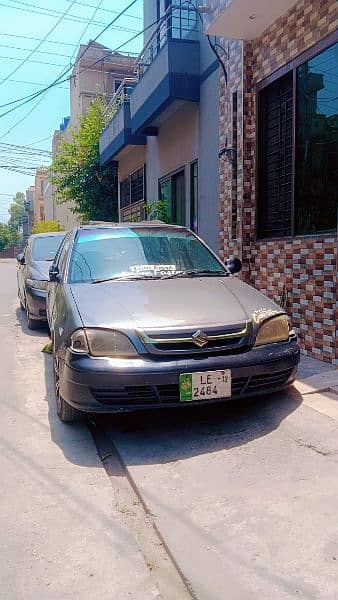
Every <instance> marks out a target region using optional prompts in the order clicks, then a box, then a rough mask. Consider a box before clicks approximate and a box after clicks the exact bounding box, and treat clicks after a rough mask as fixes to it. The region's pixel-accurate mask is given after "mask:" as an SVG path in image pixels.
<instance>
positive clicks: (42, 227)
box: [32, 221, 63, 233]
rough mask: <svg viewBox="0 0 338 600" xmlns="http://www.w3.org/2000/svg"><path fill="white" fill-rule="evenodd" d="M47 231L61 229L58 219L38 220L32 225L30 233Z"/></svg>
mask: <svg viewBox="0 0 338 600" xmlns="http://www.w3.org/2000/svg"><path fill="white" fill-rule="evenodd" d="M49 231H63V230H62V229H61V226H60V223H59V221H39V222H38V223H35V225H33V227H32V233H48V232H49Z"/></svg>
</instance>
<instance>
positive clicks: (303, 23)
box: [203, 0, 338, 364]
mask: <svg viewBox="0 0 338 600" xmlns="http://www.w3.org/2000/svg"><path fill="white" fill-rule="evenodd" d="M206 5H207V6H208V5H209V7H210V11H209V14H206V11H204V14H203V18H204V19H205V24H206V27H205V30H206V33H209V34H210V35H217V36H220V37H219V42H220V44H221V46H223V48H224V50H225V53H224V56H226V55H228V59H227V60H226V61H225V66H226V69H227V72H228V84H227V85H225V82H224V77H223V76H222V77H221V100H220V118H219V123H220V141H219V146H220V150H221V153H222V157H221V160H220V187H219V191H220V209H219V213H220V252H221V256H222V257H224V258H225V257H226V256H228V255H229V254H238V255H240V256H241V257H242V259H243V263H244V269H243V276H244V278H245V279H246V280H247V281H248V282H250V283H252V284H253V285H255V286H256V287H257V288H259V289H260V290H262V291H263V292H265V293H267V294H268V295H269V296H270V297H272V298H275V299H277V300H278V301H280V302H282V303H283V302H286V307H287V310H288V312H289V314H291V316H292V322H293V325H294V326H295V328H296V330H297V333H298V335H299V339H300V343H301V346H302V348H303V350H304V351H305V352H306V353H308V354H310V355H312V356H314V357H317V358H320V359H323V360H325V361H328V362H333V363H335V364H338V314H337V313H338V310H337V308H338V302H337V301H338V296H337V204H338V197H337V196H338V168H337V166H338V77H337V73H338V36H337V23H338V3H337V2H336V0H317V1H316V2H313V0H300V1H298V2H295V1H294V0H287V1H284V2H282V1H281V0H269V2H266V1H265V0H255V1H253V2H243V1H241V0H216V1H215V0H212V1H211V0H209V1H208V2H207V1H206V2H204V6H205V7H206Z"/></svg>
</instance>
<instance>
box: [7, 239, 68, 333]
mask: <svg viewBox="0 0 338 600" xmlns="http://www.w3.org/2000/svg"><path fill="white" fill-rule="evenodd" d="M64 236H65V233H63V232H57V233H39V234H36V235H31V237H30V238H29V240H28V242H27V245H26V247H25V249H24V252H23V253H22V254H18V256H17V260H18V270H17V279H18V296H19V300H20V305H21V308H22V309H23V310H25V311H26V314H27V322H28V327H29V329H36V328H37V327H39V325H40V323H41V322H42V321H46V320H47V317H46V296H47V283H48V279H49V267H50V265H51V263H52V262H53V260H54V258H55V255H56V253H57V251H58V249H59V246H60V244H61V242H62V240H63V238H64Z"/></svg>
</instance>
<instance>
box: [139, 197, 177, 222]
mask: <svg viewBox="0 0 338 600" xmlns="http://www.w3.org/2000/svg"><path fill="white" fill-rule="evenodd" d="M144 214H145V217H146V219H147V220H148V221H155V220H158V221H163V222H164V223H171V222H172V221H171V219H170V217H169V214H168V204H167V203H166V201H165V200H154V201H151V202H146V204H145V206H144Z"/></svg>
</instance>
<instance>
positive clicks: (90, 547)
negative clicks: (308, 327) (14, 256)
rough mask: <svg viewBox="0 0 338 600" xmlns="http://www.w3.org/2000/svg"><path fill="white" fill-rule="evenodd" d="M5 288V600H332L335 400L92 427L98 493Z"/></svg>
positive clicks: (262, 404)
mask: <svg viewBox="0 0 338 600" xmlns="http://www.w3.org/2000/svg"><path fill="white" fill-rule="evenodd" d="M0 280H1V282H2V284H1V292H0V331H1V339H2V344H1V346H0V352H1V362H0V370H1V373H0V374H1V378H0V389H1V392H0V393H1V399H2V411H3V414H2V418H1V421H0V435H1V439H0V442H1V445H2V451H1V453H0V472H1V474H2V489H3V490H5V493H4V494H2V497H1V499H0V519H1V542H2V543H1V545H0V598H1V600H2V598H4V599H6V600H7V599H9V600H12V599H15V600H17V599H20V600H21V599H25V600H26V598H29V599H30V598H37V597H39V598H40V597H41V598H60V599H63V598H68V597H69V598H81V599H82V598H84V599H87V598H89V599H91V598H104V599H105V598H112V599H113V600H115V599H116V600H120V599H124V598H132V599H134V598H137V599H139V598H140V599H141V600H143V599H144V600H148V598H153V597H155V598H156V597H157V598H163V599H166V598H168V599H169V598H170V599H171V598H173V599H176V598H177V600H183V598H188V597H195V598H198V599H199V600H224V599H229V600H237V599H239V600H249V599H250V600H251V599H252V598H255V599H256V598H259V600H265V599H269V600H274V599H276V600H277V599H278V600H280V599H284V598H285V599H291V598H302V599H309V600H310V599H311V600H312V599H313V600H315V599H316V600H317V599H323V600H336V599H337V598H338V519H337V516H336V514H337V498H338V477H337V467H338V460H337V453H338V410H337V406H338V403H337V399H338V396H337V394H334V393H330V392H327V393H325V394H310V395H309V396H304V398H303V397H302V396H301V395H300V393H299V392H297V390H295V389H291V390H290V391H288V392H287V393H283V394H277V395H273V396H270V397H266V398H265V399H264V400H259V401H251V402H245V404H244V403H243V404H241V405H239V404H237V405H233V404H232V405H230V404H229V405H226V406H224V407H210V410H208V411H206V410H200V409H199V410H196V409H191V410H185V411H182V412H177V411H172V412H166V413H154V412H147V413H144V414H142V415H136V416H128V417H119V418H118V419H116V418H114V419H98V420H97V421H96V427H95V431H96V432H97V433H96V435H97V441H98V445H99V448H100V449H101V450H102V454H103V455H104V456H106V457H108V458H107V462H106V461H105V462H106V467H107V470H108V473H109V474H110V476H111V477H110V483H109V479H108V476H107V475H106V474H105V472H104V470H103V468H102V463H100V461H99V459H98V456H97V453H96V449H95V446H94V444H93V441H92V438H91V436H90V434H89V432H88V430H87V429H86V428H85V427H83V426H82V427H81V426H80V427H78V426H77V427H73V428H71V427H65V426H63V425H61V424H59V423H58V422H57V420H56V418H55V412H54V406H53V402H54V399H53V392H52V388H51V373H50V357H48V356H47V357H46V356H45V355H43V354H41V352H40V350H41V347H42V345H43V343H44V341H45V339H46V334H43V333H41V332H39V333H36V334H34V335H32V334H28V332H27V330H26V328H25V325H24V317H23V315H22V313H20V312H17V315H16V314H15V309H16V306H17V303H16V300H15V289H14V288H15V286H14V266H13V264H11V263H10V262H6V263H2V264H1V263H0ZM3 282H6V285H5V286H4V285H3ZM17 319H18V321H17ZM310 369H311V365H310V366H308V365H307V366H306V370H307V375H310V374H311V372H310ZM328 415H329V416H328ZM119 458H120V459H121V460H122V463H123V465H124V466H125V468H126V474H127V476H128V479H126V477H124V475H125V473H124V472H123V470H122V469H121V464H120V463H119ZM130 484H131V485H130ZM110 486H111V487H110ZM152 523H154V525H155V528H156V531H157V533H158V537H156V536H155V537H156V539H155V538H154V537H152V536H153V535H154V531H153V530H152V528H151V524H152ZM149 525H150V528H149ZM143 526H144V527H143ZM160 540H162V542H163V544H162V545H161V543H160ZM163 548H165V549H166V550H167V552H168V553H169V555H170V557H171V559H172V561H173V562H174V563H176V565H177V568H178V571H180V572H181V574H182V577H183V579H185V581H186V583H187V587H188V588H189V589H190V594H189V593H188V592H187V590H186V588H185V587H184V586H183V585H182V582H181V580H177V579H175V573H176V574H177V572H176V571H175V573H174V572H173V567H172V561H170V560H169V559H168V555H165V552H164V550H163ZM161 552H162V558H161V560H158V564H156V556H157V554H158V555H160V554H161ZM163 553H164V554H163ZM98 557H99V558H98ZM180 582H181V585H182V587H181V588H180ZM112 590H113V591H112Z"/></svg>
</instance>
